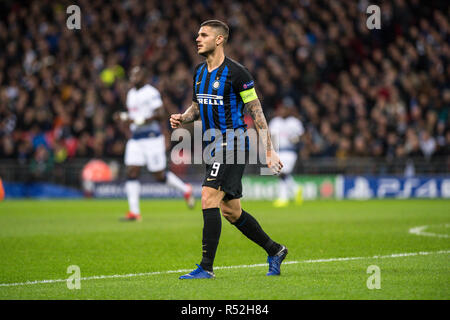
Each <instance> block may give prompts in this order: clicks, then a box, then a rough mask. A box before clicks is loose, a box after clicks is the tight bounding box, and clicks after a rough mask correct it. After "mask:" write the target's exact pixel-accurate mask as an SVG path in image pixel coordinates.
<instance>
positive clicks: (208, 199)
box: [202, 188, 221, 209]
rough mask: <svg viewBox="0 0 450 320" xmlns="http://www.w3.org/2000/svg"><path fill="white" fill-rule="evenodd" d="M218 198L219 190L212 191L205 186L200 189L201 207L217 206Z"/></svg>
mask: <svg viewBox="0 0 450 320" xmlns="http://www.w3.org/2000/svg"><path fill="white" fill-rule="evenodd" d="M220 200H221V198H220V194H219V192H214V191H213V190H209V189H206V188H203V189H202V209H208V208H218V207H219V204H220Z"/></svg>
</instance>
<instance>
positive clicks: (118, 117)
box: [113, 111, 133, 125]
mask: <svg viewBox="0 0 450 320" xmlns="http://www.w3.org/2000/svg"><path fill="white" fill-rule="evenodd" d="M113 120H114V121H116V122H122V123H125V124H128V125H129V124H130V123H132V122H133V120H131V119H130V117H129V116H128V113H127V112H120V111H116V112H114V113H113Z"/></svg>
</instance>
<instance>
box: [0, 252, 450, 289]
mask: <svg viewBox="0 0 450 320" xmlns="http://www.w3.org/2000/svg"><path fill="white" fill-rule="evenodd" d="M448 253H450V250H440V251H420V252H408V253H393V254H389V255H381V256H372V257H344V258H329V259H313V260H300V261H285V262H283V264H300V263H321V262H340V261H353V260H364V259H386V258H402V257H412V256H427V255H431V254H448ZM257 267H267V263H259V264H243V265H237V266H221V267H214V269H215V270H224V269H243V268H257ZM191 270H192V269H179V270H167V271H155V272H144V273H128V274H113V275H100V276H91V277H82V278H80V280H83V281H84V280H99V279H115V278H132V277H146V276H154V275H160V274H170V273H183V272H188V271H191ZM66 281H67V279H51V280H35V281H26V282H17V283H0V287H15V286H26V285H33V284H45V283H57V282H66Z"/></svg>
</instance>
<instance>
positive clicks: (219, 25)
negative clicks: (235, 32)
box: [200, 20, 230, 43]
mask: <svg viewBox="0 0 450 320" xmlns="http://www.w3.org/2000/svg"><path fill="white" fill-rule="evenodd" d="M205 26H208V27H212V28H216V29H218V30H219V31H220V32H219V34H221V35H222V36H223V38H224V40H225V42H224V43H227V41H228V36H229V35H230V28H228V26H227V24H226V23H225V22H222V21H220V20H206V21H205V22H203V23H202V24H201V25H200V27H205Z"/></svg>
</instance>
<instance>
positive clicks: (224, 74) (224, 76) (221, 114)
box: [217, 66, 228, 133]
mask: <svg viewBox="0 0 450 320" xmlns="http://www.w3.org/2000/svg"><path fill="white" fill-rule="evenodd" d="M227 75H228V67H227V66H225V68H224V69H223V72H222V76H221V77H220V88H219V91H218V92H217V95H219V96H223V92H224V91H225V81H226V79H227ZM218 111H219V122H220V131H222V133H225V132H226V131H227V123H226V118H225V104H222V105H219V108H218Z"/></svg>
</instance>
